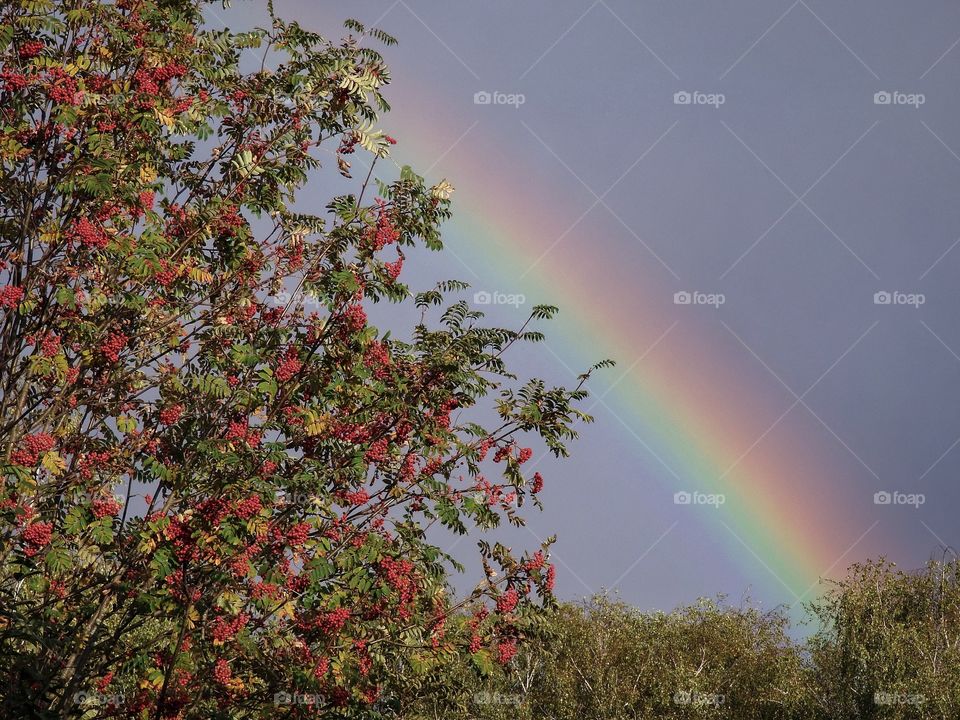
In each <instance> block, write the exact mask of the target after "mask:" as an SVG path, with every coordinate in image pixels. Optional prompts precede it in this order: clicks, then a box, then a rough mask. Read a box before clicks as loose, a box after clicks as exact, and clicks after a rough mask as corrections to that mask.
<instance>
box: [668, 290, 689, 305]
mask: <svg viewBox="0 0 960 720" xmlns="http://www.w3.org/2000/svg"><path fill="white" fill-rule="evenodd" d="M692 302H693V296H692V295H691V294H690V293H688V292H687V291H686V290H681V291H680V292H675V293H674V294H673V304H674V305H689V304H690V303H692Z"/></svg>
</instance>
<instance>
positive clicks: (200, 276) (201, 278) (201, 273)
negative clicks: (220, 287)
mask: <svg viewBox="0 0 960 720" xmlns="http://www.w3.org/2000/svg"><path fill="white" fill-rule="evenodd" d="M190 279H191V280H193V281H194V282H197V283H204V284H206V283H209V282H211V281H212V280H213V275H211V274H210V273H208V272H207V271H206V270H201V269H200V268H192V269H191V270H190Z"/></svg>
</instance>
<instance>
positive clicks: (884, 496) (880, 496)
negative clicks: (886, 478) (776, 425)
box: [873, 490, 893, 505]
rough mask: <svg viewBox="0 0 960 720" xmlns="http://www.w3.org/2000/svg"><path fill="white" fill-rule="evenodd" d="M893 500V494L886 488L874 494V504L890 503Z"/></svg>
mask: <svg viewBox="0 0 960 720" xmlns="http://www.w3.org/2000/svg"><path fill="white" fill-rule="evenodd" d="M892 501H893V496H892V495H891V494H890V493H888V492H887V491H886V490H880V491H878V492H875V493H874V494H873V504H874V505H889V504H890V503H891V502H892Z"/></svg>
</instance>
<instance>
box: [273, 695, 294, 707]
mask: <svg viewBox="0 0 960 720" xmlns="http://www.w3.org/2000/svg"><path fill="white" fill-rule="evenodd" d="M292 702H293V696H292V695H291V694H290V693H288V692H278V693H274V694H273V704H274V705H290V704H291V703H292Z"/></svg>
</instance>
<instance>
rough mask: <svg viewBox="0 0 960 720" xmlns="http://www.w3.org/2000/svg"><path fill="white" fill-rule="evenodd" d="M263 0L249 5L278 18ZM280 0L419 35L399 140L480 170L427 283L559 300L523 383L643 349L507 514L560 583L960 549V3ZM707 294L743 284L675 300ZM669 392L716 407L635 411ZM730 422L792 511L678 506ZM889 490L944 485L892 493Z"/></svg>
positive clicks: (398, 89)
mask: <svg viewBox="0 0 960 720" xmlns="http://www.w3.org/2000/svg"><path fill="white" fill-rule="evenodd" d="M258 5H259V4H257V5H254V4H240V5H239V6H238V8H236V9H234V10H231V11H224V12H223V13H222V17H223V18H224V19H225V20H226V22H227V24H229V25H231V26H232V27H234V28H239V27H240V26H241V25H243V24H244V23H249V22H253V21H262V17H263V16H262V14H261V12H260V10H258V9H257V7H258ZM276 7H277V10H278V12H279V14H281V15H282V16H285V17H288V18H296V19H298V20H299V21H300V22H301V23H302V24H304V25H306V26H308V27H311V28H314V29H317V30H319V31H320V32H321V33H323V34H324V35H327V36H330V37H336V36H339V35H340V34H341V29H340V28H341V23H342V21H343V20H344V19H345V18H347V17H355V18H357V19H359V20H361V21H363V22H365V23H368V24H375V25H376V26H378V27H380V28H382V29H384V30H386V31H387V32H389V33H391V34H393V35H394V36H396V37H397V38H398V39H399V41H400V44H399V45H398V46H397V47H394V48H388V49H386V50H385V54H386V56H387V59H388V61H389V64H390V66H391V69H392V74H393V83H392V84H391V86H390V87H389V88H388V91H387V95H388V98H389V99H390V101H391V103H392V105H393V107H394V110H393V112H392V113H391V114H390V115H389V116H388V117H386V118H385V119H384V121H383V126H384V127H385V128H386V129H387V131H388V132H390V134H392V135H394V136H395V137H397V138H398V140H399V144H398V145H397V147H396V149H395V153H394V157H395V159H396V160H397V162H400V163H409V164H411V165H413V166H414V167H415V168H416V169H418V170H419V171H421V172H425V173H426V175H427V177H428V179H429V180H431V181H436V180H439V179H440V178H447V179H449V180H450V181H451V182H452V183H453V184H454V186H455V187H456V188H457V191H456V193H455V195H454V199H455V205H454V209H455V212H456V213H457V215H456V217H455V219H454V220H453V221H452V222H451V223H450V224H449V225H448V227H447V229H446V234H445V238H446V242H447V244H448V246H449V248H450V251H451V252H450V253H444V254H443V255H440V256H436V255H433V256H429V257H427V256H425V257H422V258H421V257H420V256H417V264H416V266H414V267H411V268H410V271H409V273H410V274H409V275H407V276H406V278H407V281H408V282H409V283H410V284H411V285H412V286H414V287H415V288H423V287H426V286H428V285H430V284H432V283H433V282H434V281H435V280H437V279H439V278H445V277H457V278H460V279H464V280H467V281H469V282H471V284H473V286H474V288H475V289H478V290H485V291H488V292H491V293H496V292H499V293H504V294H523V295H524V296H525V299H526V301H527V305H526V306H525V307H519V308H515V307H513V306H511V305H508V304H501V305H490V306H488V307H487V309H488V310H490V314H491V316H492V319H493V320H494V321H496V322H498V323H509V324H515V323H516V322H517V321H521V320H522V317H523V315H524V309H525V308H526V309H529V305H530V304H532V303H534V302H550V303H552V304H556V305H559V306H560V307H561V318H560V320H558V321H557V322H556V323H553V324H552V325H551V326H548V328H547V332H548V334H549V338H548V341H547V346H546V347H541V348H539V349H538V350H537V351H536V352H530V353H525V354H522V355H518V356H516V357H515V358H514V360H515V363H516V366H517V368H518V370H519V371H521V372H525V373H529V374H537V375H540V376H544V377H546V378H547V379H550V380H553V381H557V382H564V383H570V382H571V381H572V380H573V376H574V374H575V373H576V372H579V371H580V370H582V369H583V368H584V367H585V366H586V365H587V364H588V363H589V362H591V361H593V360H598V359H601V358H603V357H613V358H614V359H615V360H617V361H618V363H619V365H618V367H617V368H616V369H614V370H612V371H606V372H604V373H602V374H601V375H600V376H598V377H597V378H596V380H595V382H593V383H592V385H591V388H592V389H593V390H594V391H595V392H596V393H597V394H598V395H601V396H602V398H603V399H602V401H601V402H596V401H590V402H589V403H588V404H589V405H591V406H592V408H593V409H592V412H593V413H594V414H595V415H596V418H597V422H596V423H595V424H594V425H591V426H589V427H586V428H584V429H583V437H582V439H581V440H580V441H578V442H577V443H575V445H574V447H573V451H574V456H573V458H572V459H571V460H570V461H568V462H563V463H558V462H556V461H553V460H552V459H549V458H545V459H542V460H540V461H539V463H540V464H539V465H538V468H537V469H539V470H541V471H542V472H543V473H544V475H545V476H546V478H547V490H546V491H545V492H544V501H545V503H546V511H545V512H543V513H533V514H532V515H531V516H530V525H529V529H528V530H527V529H524V530H519V531H513V532H510V533H508V536H509V537H510V538H511V540H512V541H513V542H514V544H515V545H516V546H518V547H519V546H529V545H533V544H536V538H537V537H545V536H546V535H549V534H552V533H556V534H558V536H559V541H558V543H557V545H556V546H555V559H557V560H558V565H559V568H558V570H559V573H558V575H559V577H558V587H559V591H560V594H561V596H563V597H565V598H578V597H582V596H584V595H587V594H589V593H591V592H595V591H599V590H601V589H603V588H611V587H613V588H615V589H616V590H617V591H618V592H619V593H620V595H621V596H622V597H623V598H624V599H626V600H628V601H631V602H633V603H635V604H637V605H639V606H641V607H644V608H670V607H673V606H675V605H677V604H678V603H684V602H691V601H693V600H695V599H696V597H698V596H701V595H714V594H716V593H719V592H723V593H727V594H729V595H731V596H732V598H733V599H734V600H735V601H736V600H739V599H740V598H741V597H743V596H744V595H745V594H749V595H750V596H752V597H753V598H755V599H756V600H757V601H759V602H762V603H763V604H764V605H765V606H770V605H774V604H778V603H786V604H787V605H791V604H796V603H797V602H798V601H799V599H808V598H809V596H810V593H809V592H807V591H808V585H807V580H809V583H811V584H813V583H816V581H817V576H818V575H819V574H826V575H832V576H836V575H837V574H838V573H841V572H842V570H843V569H844V568H845V567H846V566H847V565H849V564H850V563H852V562H856V561H861V560H863V559H865V558H867V557H876V556H878V555H880V554H885V555H887V556H888V557H890V558H891V559H893V560H895V561H896V562H897V563H898V564H901V565H903V566H906V567H914V566H917V565H920V564H922V563H923V562H925V561H926V560H927V559H928V558H931V557H939V555H940V553H942V551H943V548H944V547H945V546H950V545H957V544H958V530H957V528H958V524H957V522H956V517H955V512H956V508H958V507H960V502H958V501H960V489H958V484H957V481H956V479H957V476H958V470H960V405H958V402H957V399H958V396H960V382H958V381H960V324H958V322H957V310H956V309H957V308H958V307H960V302H958V301H960V297H958V295H960V288H958V285H957V282H956V280H957V278H958V275H960V248H958V247H955V245H957V244H958V241H960V203H957V194H958V190H960V124H958V123H957V122H956V119H957V117H958V111H960V89H958V87H957V82H956V81H957V78H958V77H960V46H958V45H960V6H958V5H956V4H955V3H951V2H946V1H936V2H934V1H926V2H922V3H914V4H904V3H901V2H893V1H892V0H880V1H876V2H869V3H868V2H865V1H864V0H857V1H855V2H848V3H842V4H837V3H830V2H826V0H798V1H797V2H793V3H792V4H791V2H790V0H783V1H782V2H769V1H768V0H766V1H761V0H754V1H752V2H747V1H744V0H737V1H736V2H730V3H722V4H717V3H711V2H667V1H666V0H659V1H657V2H647V1H644V2H624V1H622V0H598V1H597V2H591V1H589V0H584V1H574V0H550V1H549V2H548V1H546V0H524V1H523V2H516V0H514V1H512V2H507V1H505V0H503V1H488V2H483V3H451V2H426V1H423V0H397V2H393V0H376V1H374V0H351V1H350V2H345V1H333V2H323V3H315V2H307V1H306V0H302V1H295V0H277V2H276ZM218 14H220V12H219V11H218ZM478 92H490V93H493V92H499V93H504V94H507V95H510V94H513V95H517V94H522V96H523V103H522V104H519V105H518V104H496V103H491V104H476V103H475V94H476V93H478ZM683 92H686V93H690V94H691V96H690V97H691V98H692V101H691V102H690V103H689V104H684V103H683V102H682V101H683V100H684V99H685V98H686V96H684V95H680V96H677V93H683ZM693 93H701V95H693ZM877 93H890V95H889V97H890V98H891V102H890V103H889V104H886V103H884V100H885V99H887V97H888V96H884V95H881V96H879V97H877V96H876V94H877ZM896 93H900V94H899V95H898V94H896ZM500 99H501V100H508V99H509V98H503V97H501V98H500ZM678 100H679V101H680V102H678ZM721 102H722V104H721ZM385 173H386V174H389V169H387V170H385ZM322 191H323V188H320V189H319V191H318V192H320V193H322ZM308 194H309V193H308ZM320 196H322V195H320ZM405 272H406V271H405ZM679 291H699V292H702V293H706V294H722V295H723V298H724V303H723V304H722V305H721V306H719V307H712V306H710V305H699V306H693V305H678V304H675V302H674V293H676V292H679ZM878 292H889V293H894V292H900V293H903V295H901V296H893V297H894V300H893V303H891V304H877V303H876V302H875V294H876V293H878ZM911 296H916V297H911ZM898 298H899V301H901V302H905V303H908V304H896V303H897V302H898ZM911 300H914V302H913V304H909V303H910V302H911ZM921 301H922V304H919V303H920V302H921ZM615 338H620V341H619V342H615V341H613V340H612V339H615ZM657 367H659V368H660V369H661V371H655V368H657ZM672 367H676V368H677V372H676V373H673V372H663V371H662V370H663V368H667V369H669V368H672ZM673 383H676V386H674V385H673ZM654 386H656V387H654ZM647 391H650V392H654V393H656V394H657V395H658V396H659V397H663V398H668V399H669V398H671V397H674V396H675V397H677V398H680V397H681V396H682V397H683V398H684V399H683V400H682V401H680V400H678V401H677V404H678V405H681V404H682V405H683V407H684V408H687V409H689V412H688V411H687V410H684V411H683V412H679V411H678V412H677V413H676V414H674V413H672V412H666V413H663V414H661V415H655V414H653V413H651V412H639V411H635V408H633V407H632V405H631V403H632V402H633V400H632V398H633V397H635V396H637V393H640V394H642V393H645V392H647ZM691 398H692V400H691ZM687 420H695V421H696V422H689V423H688V422H687ZM727 424H729V425H730V426H731V427H735V429H736V430H737V432H736V433H735V434H734V435H733V436H732V437H734V438H735V442H733V441H731V442H728V443H727V445H731V447H724V448H723V450H724V452H725V453H727V454H730V456H732V457H734V458H739V457H741V456H743V457H744V458H745V459H744V460H743V461H742V465H743V467H744V469H746V468H747V467H748V466H749V463H750V462H751V461H752V460H753V459H755V458H759V457H768V458H772V460H773V461H774V463H773V464H774V465H775V466H776V467H777V468H778V470H777V471H773V472H771V471H769V468H770V467H771V466H772V465H771V463H767V465H766V466H765V467H767V472H766V474H765V475H762V476H761V475H759V474H758V473H757V472H752V473H750V477H749V478H746V479H745V481H746V480H750V481H751V482H753V483H760V485H757V486H755V487H754V486H751V487H748V488H747V489H746V491H745V493H746V495H747V500H749V496H750V495H751V494H753V493H754V492H755V491H756V492H757V494H764V493H766V490H769V491H770V492H769V495H768V496H769V498H771V499H772V500H773V501H775V502H776V503H779V506H778V507H777V512H778V513H779V514H773V513H764V512H760V511H758V510H757V508H756V506H751V504H750V503H749V502H744V503H743V506H742V507H739V506H737V505H736V502H735V501H734V500H731V501H730V502H728V503H726V504H725V505H724V506H722V507H720V508H716V507H712V506H709V505H701V506H692V505H678V504H676V503H675V502H674V493H675V492H677V491H682V490H694V489H696V488H698V487H701V488H706V489H713V490H715V491H716V490H717V489H718V488H719V491H721V492H722V491H723V485H724V483H735V482H738V480H737V473H736V472H732V473H731V474H730V475H729V476H727V477H719V476H715V477H693V476H692V475H695V474H696V473H691V472H690V471H689V470H688V469H687V468H686V467H685V465H684V459H683V457H682V455H683V453H684V452H685V448H689V449H690V452H695V451H696V449H697V447H698V446H700V445H701V444H705V443H707V442H708V439H709V438H710V437H712V436H713V434H714V432H715V431H716V432H718V433H723V432H726V430H727V429H728V428H726V427H725V426H726V425H727ZM664 437H674V438H676V441H675V442H672V443H663V442H661V440H662V438H664ZM732 445H737V447H733V446H732ZM721 464H722V463H721ZM677 468H679V470H678V469H677ZM781 471H782V472H781ZM763 483H769V486H768V487H767V486H764V485H763ZM761 491H762V492H761ZM878 491H891V492H892V491H900V492H902V493H922V494H923V495H924V498H925V502H924V503H923V504H922V505H920V506H919V507H914V506H909V505H900V506H893V505H890V506H885V505H877V504H875V502H874V493H876V492H878ZM794 510H796V512H797V515H796V518H801V517H802V523H801V522H800V521H799V519H798V520H797V523H795V525H796V526H795V527H791V522H790V518H791V517H792V516H793V512H794ZM751 513H753V515H754V516H752V517H751ZM757 515H761V516H762V517H759V516H757ZM744 523H747V524H749V523H754V524H759V525H760V526H763V527H764V528H765V532H767V533H768V535H769V536H770V537H774V538H775V539H776V538H777V536H778V533H780V532H781V530H782V531H783V536H782V538H780V540H782V542H783V544H784V545H785V546H786V547H792V548H793V549H794V550H795V551H796V553H797V554H798V555H800V556H801V557H806V558H808V559H811V562H808V563H806V564H804V565H803V566H802V567H798V566H797V563H795V562H793V561H791V560H789V559H783V563H782V565H781V564H780V563H779V562H778V561H779V560H780V557H779V555H780V554H783V556H784V558H786V557H787V556H788V555H789V553H787V552H784V553H781V552H780V550H779V549H778V547H779V545H778V542H779V541H776V540H775V542H773V543H772V544H771V543H764V546H763V547H761V546H759V545H758V544H757V541H756V538H754V537H753V536H752V535H750V533H749V532H747V531H746V530H745V529H742V528H746V525H745V524H744ZM470 544H471V542H470V541H464V542H462V543H461V544H460V546H459V547H458V549H457V552H458V554H459V553H460V552H462V551H464V550H468V549H469V545H470ZM808 544H809V545H811V547H812V546H816V552H813V550H810V551H809V552H808V551H807V549H805V548H806V546H807V545H808ZM469 556H470V555H469V553H466V554H465V555H464V557H469ZM818 563H819V564H822V569H821V570H815V569H814V568H816V567H817V566H818V565H817V564H818ZM789 568H792V570H793V572H792V573H791V574H789V575H788V574H785V571H786V569H789ZM813 592H814V593H815V590H814V591H813Z"/></svg>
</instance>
